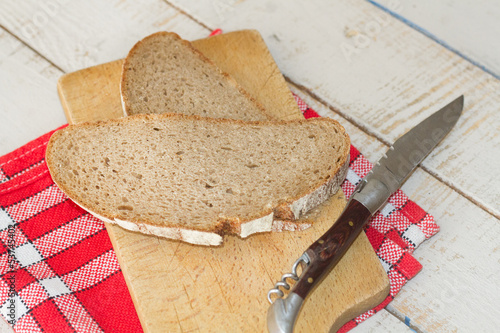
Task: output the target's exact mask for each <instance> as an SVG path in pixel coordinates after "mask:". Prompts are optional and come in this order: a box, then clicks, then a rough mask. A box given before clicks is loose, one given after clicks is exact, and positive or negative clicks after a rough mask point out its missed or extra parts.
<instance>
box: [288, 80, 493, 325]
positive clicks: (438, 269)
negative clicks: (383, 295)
mask: <svg viewBox="0 0 500 333" xmlns="http://www.w3.org/2000/svg"><path fill="white" fill-rule="evenodd" d="M294 91H295V92H296V93H298V94H299V95H300V96H301V97H302V98H303V99H304V100H305V101H306V102H307V103H308V104H309V105H310V106H311V107H313V108H314V109H315V110H316V111H318V113H319V114H321V115H322V116H327V117H332V118H334V119H336V120H338V121H340V122H341V123H342V124H344V127H345V128H346V130H347V132H348V133H349V135H350V136H351V139H352V141H353V142H354V143H355V144H357V145H358V144H359V147H360V149H361V152H362V153H363V154H364V155H365V156H366V157H367V158H368V159H369V160H371V161H376V160H378V159H379V158H380V157H381V156H382V153H384V152H385V151H386V150H387V148H388V147H387V146H385V145H384V144H383V143H382V142H380V141H379V140H377V139H375V138H373V137H371V136H368V135H367V134H366V133H365V132H363V131H362V130H360V129H359V127H357V126H355V125H353V124H352V123H350V122H349V121H347V120H346V119H344V118H342V117H341V116H339V115H338V114H337V113H334V112H332V110H331V109H330V108H328V107H327V106H325V105H324V104H322V103H319V102H318V101H316V100H315V99H314V98H312V97H311V96H310V95H308V94H305V93H304V92H302V91H301V90H300V89H298V88H297V87H294ZM402 189H403V191H404V192H405V193H406V194H407V195H408V196H409V197H410V198H411V199H412V200H414V201H415V202H417V203H418V204H419V205H421V206H422V208H424V209H425V210H426V211H428V212H430V213H431V214H432V215H433V216H434V217H435V218H436V221H437V223H438V225H439V226H440V227H441V231H440V232H439V233H438V234H437V235H435V236H433V237H432V238H431V239H429V240H427V241H425V242H424V243H423V244H422V245H420V247H419V248H418V249H417V250H416V251H415V253H414V255H415V257H416V258H417V259H418V260H419V261H420V262H421V263H422V265H423V269H422V271H421V272H420V273H419V274H418V275H417V276H416V277H415V278H413V279H412V280H410V281H409V282H408V283H407V284H406V285H405V286H404V287H403V289H402V290H401V292H400V293H399V294H398V295H397V296H396V298H395V299H394V301H393V302H391V303H390V306H388V307H387V308H388V309H389V311H391V312H392V313H394V315H397V316H398V317H399V318H401V320H405V319H406V318H407V317H408V319H406V320H410V324H411V325H412V327H414V328H416V329H418V330H419V331H423V332H456V331H464V332H469V331H471V332H472V331H474V332H493V331H495V330H496V329H497V326H498V319H497V318H499V317H500V299H499V298H498V297H497V294H498V293H497V292H496V290H498V285H500V266H499V265H498V263H499V262H500V252H499V251H498V239H499V237H500V227H499V223H498V222H499V221H498V219H496V218H495V217H493V216H491V215H490V214H488V213H487V212H485V211H484V210H482V209H480V208H479V207H477V206H475V205H474V204H472V203H471V202H470V201H469V200H467V199H466V198H464V197H463V196H461V195H460V194H458V193H457V192H455V191H453V189H451V188H450V187H448V186H446V185H445V184H443V183H441V182H439V181H438V180H436V179H435V178H434V177H432V176H431V175H429V174H428V173H427V172H425V171H423V170H422V169H421V168H418V169H417V171H416V172H415V173H414V174H413V175H412V176H411V177H410V178H409V179H408V180H407V182H406V183H405V184H404V185H403V188H402ZM479 308H487V309H488V311H478V310H477V309H479Z"/></svg>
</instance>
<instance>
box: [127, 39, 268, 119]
mask: <svg viewBox="0 0 500 333" xmlns="http://www.w3.org/2000/svg"><path fill="white" fill-rule="evenodd" d="M120 90H121V97H122V105H123V109H124V112H125V114H126V115H135V114H149V113H165V112H172V113H173V112H175V113H182V114H188V115H198V116H202V117H212V118H230V119H241V120H268V119H271V117H270V116H268V115H267V114H266V113H265V112H264V109H263V108H262V107H261V106H260V105H259V104H258V103H257V102H256V101H255V100H254V99H253V98H252V97H250V95H249V94H247V93H246V92H245V91H244V90H243V88H241V87H240V86H239V85H238V83H236V81H235V80H234V79H232V78H231V77H230V76H229V75H228V74H226V73H223V72H222V71H220V70H219V68H218V67H217V66H215V64H213V63H212V62H211V61H210V60H209V59H208V58H207V57H205V56H204V55H203V54H202V53H201V52H199V51H198V50H196V49H195V48H194V47H193V46H191V43H189V42H188V41H185V40H183V39H181V38H180V37H179V36H178V35H177V34H175V33H172V32H158V33H155V34H153V35H150V36H148V37H146V38H144V39H143V40H141V41H139V42H138V43H137V44H135V45H134V47H133V48H132V49H131V50H130V52H129V54H128V55H127V57H126V58H125V62H124V63H123V72H122V81H121V86H120Z"/></svg>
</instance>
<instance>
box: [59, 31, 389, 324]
mask: <svg viewBox="0 0 500 333" xmlns="http://www.w3.org/2000/svg"><path fill="white" fill-rule="evenodd" d="M207 43H208V44H207ZM194 45H195V47H200V49H202V50H203V52H205V53H206V54H207V56H208V57H210V58H211V59H212V60H213V61H215V62H216V63H217V62H227V61H234V62H235V64H232V65H230V64H225V66H224V67H225V69H226V70H229V71H230V72H231V71H239V73H236V75H234V76H235V77H240V78H245V79H246V81H245V82H244V85H245V88H246V89H247V91H248V92H249V93H250V94H251V95H252V96H254V97H255V96H259V97H261V98H262V100H260V102H262V103H263V104H264V105H265V106H266V107H267V108H269V109H270V110H273V112H274V115H275V116H277V117H281V118H286V119H291V118H300V117H302V115H301V113H300V111H299V110H298V108H297V106H296V104H295V103H294V101H293V97H292V95H291V93H290V91H289V89H288V87H287V86H286V84H285V81H284V79H283V78H282V77H280V76H281V75H280V74H279V70H278V69H277V68H276V65H275V64H274V62H273V61H272V57H271V55H270V54H269V52H268V51H267V49H266V48H265V44H264V43H263V41H262V39H261V38H260V36H259V35H258V33H256V32H248V31H247V32H241V33H232V34H229V35H222V36H216V37H212V38H210V39H209V40H205V41H196V42H195V43H194ZM223 48H231V49H232V52H233V53H234V54H232V53H231V52H229V51H227V50H222V49H223ZM242 55H247V56H248V57H245V56H242ZM242 63H244V64H245V66H241V64H242ZM120 65H121V62H120V61H115V62H112V63H109V64H105V65H101V66H97V67H93V68H90V69H85V70H82V71H79V72H76V73H70V74H67V75H65V76H64V77H63V78H62V79H61V81H60V84H59V92H60V95H61V99H62V100H63V105H64V106H65V108H66V113H67V114H68V115H69V119H70V120H71V121H85V120H87V119H85V117H84V115H85V114H86V113H88V115H89V117H88V118H89V119H90V120H102V119H106V118H109V117H116V116H121V103H120V98H119V95H118V94H117V93H115V92H117V91H118V87H119V79H120V75H119V73H120V69H121V68H120ZM113 71H114V72H117V73H118V74H116V73H114V74H113V73H112V72H113ZM242 71H243V74H242V73H241V72H242ZM230 74H232V73H230ZM249 76H254V77H253V78H251V79H250V78H249ZM255 76H257V77H255ZM99 78H102V79H99ZM82 80H83V81H88V82H89V84H86V85H84V86H83V89H82V87H81V84H82ZM113 80H114V82H113ZM102 85H110V86H111V88H110V87H103V86H102ZM113 87H114V88H113ZM263 87H265V88H266V89H269V90H270V91H271V93H272V94H267V93H262V89H263ZM113 89H114V91H115V92H113ZM273 95H274V96H275V97H276V98H269V96H273ZM279 95H281V96H279ZM100 102H101V104H100ZM344 204H345V201H344V199H343V198H342V196H338V195H337V196H334V198H332V200H331V202H329V204H328V205H326V206H325V207H324V208H323V209H322V210H321V214H320V216H319V217H318V218H317V221H316V223H315V225H314V227H313V228H311V229H310V230H307V231H304V232H301V233H300V234H294V233H281V234H280V233H271V234H269V233H267V234H261V235H256V236H254V237H250V238H249V239H247V240H241V239H238V238H235V237H226V238H225V243H224V245H223V246H222V247H217V248H213V247H212V248H210V247H200V246H193V245H190V244H184V243H180V242H175V241H170V240H167V239H160V238H157V237H151V236H146V235H142V234H138V233H133V232H129V231H126V230H123V229H121V228H120V227H117V226H113V225H107V228H108V232H109V234H110V238H111V240H112V242H113V245H114V247H115V251H116V253H117V255H118V258H119V260H120V264H121V267H122V270H123V272H124V276H125V277H126V280H127V283H128V286H129V289H130V291H131V295H132V298H133V300H134V303H135V305H136V309H137V311H138V314H139V317H140V319H141V323H142V325H143V327H144V329H145V330H146V331H164V330H174V331H175V330H179V329H181V330H190V329H200V330H202V331H214V330H215V331H235V330H236V331H264V330H265V314H266V311H267V308H268V304H267V302H266V300H265V295H266V293H267V290H269V288H270V287H272V286H273V284H274V283H275V282H276V281H277V280H279V278H280V276H281V275H282V274H283V273H285V272H287V271H288V270H289V269H290V267H291V266H290V265H291V264H292V263H293V261H295V259H296V258H298V257H299V256H300V254H301V252H302V251H303V250H304V249H305V248H307V246H308V245H309V244H310V243H311V242H312V241H313V240H314V239H316V238H317V237H319V236H320V235H321V234H322V233H323V232H324V231H325V230H326V229H327V228H328V227H329V226H330V225H331V222H332V220H333V219H334V218H335V216H336V215H338V214H340V212H341V210H342V207H343V206H344ZM388 287H389V285H388V280H387V275H386V273H385V271H384V270H383V268H382V267H381V265H380V262H379V261H378V259H377V257H376V256H375V254H374V252H373V249H372V248H371V245H370V244H369V242H368V240H367V239H366V235H364V234H362V235H361V236H360V237H359V238H358V240H357V241H356V243H355V244H354V245H353V247H352V248H351V249H350V250H349V252H348V253H347V254H346V255H345V256H344V258H343V259H342V261H341V264H339V265H338V266H337V267H336V268H335V270H334V271H333V272H332V273H331V274H330V275H329V276H328V277H327V278H326V279H325V280H324V282H323V283H322V284H321V286H320V287H318V288H317V289H316V291H315V292H314V294H313V296H312V297H311V298H309V299H308V300H307V301H306V303H305V304H304V309H303V311H302V312H301V315H300V317H299V319H298V322H297V325H298V330H299V331H304V330H306V329H307V330H310V329H318V330H320V331H324V330H327V329H329V328H330V327H334V329H336V328H338V327H340V326H341V325H342V324H343V323H344V322H345V321H347V320H349V319H350V318H352V317H354V316H356V315H358V314H360V313H362V312H364V311H366V310H368V309H370V308H372V307H373V306H375V305H376V304H378V303H380V302H381V301H382V300H383V299H384V298H385V296H386V295H387V294H388ZM317 312H319V313H322V314H323V315H322V316H321V317H319V318H318V316H317V315H314V314H313V313H317Z"/></svg>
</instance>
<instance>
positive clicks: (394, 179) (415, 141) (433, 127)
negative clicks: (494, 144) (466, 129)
mask: <svg viewBox="0 0 500 333" xmlns="http://www.w3.org/2000/svg"><path fill="white" fill-rule="evenodd" d="M463 104H464V96H463V95H462V96H460V97H459V98H457V99H455V100H454V101H453V102H451V103H449V104H448V105H446V106H445V107H443V108H442V109H440V110H439V111H437V112H435V113H434V114H432V115H431V116H430V117H428V118H426V119H425V120H423V121H422V122H421V123H419V124H418V125H417V126H415V127H414V128H413V129H411V130H410V131H408V132H407V133H406V134H405V135H403V136H402V137H400V138H399V139H398V140H397V141H396V142H395V143H394V145H393V146H392V147H391V148H390V149H389V150H388V152H387V154H386V155H385V156H384V157H382V158H381V159H380V160H379V161H378V162H377V164H376V165H375V166H374V167H373V169H372V171H370V172H369V173H368V175H367V176H366V177H365V178H363V179H362V180H361V181H360V183H359V184H358V186H357V188H356V190H355V191H354V194H353V195H352V196H351V198H350V200H349V202H348V204H347V206H346V208H345V209H344V211H343V212H342V214H341V215H340V217H339V218H338V219H337V221H336V222H335V224H334V225H333V226H332V227H331V228H330V229H329V230H328V231H326V232H325V234H324V235H323V236H321V237H320V238H319V239H318V240H317V241H316V242H314V243H313V244H312V245H311V246H310V247H309V248H308V249H307V250H306V251H305V252H304V253H303V254H302V256H301V257H300V258H299V259H297V261H296V262H295V263H294V265H293V267H292V273H288V274H285V275H283V276H282V279H281V281H279V282H278V283H276V285H275V288H273V289H271V290H270V291H269V293H268V299H269V302H271V306H270V307H269V310H268V313H267V327H268V329H269V331H270V332H271V333H278V332H279V333H291V332H293V327H294V325H295V320H296V318H297V315H298V313H299V310H300V308H301V306H302V303H303V302H304V299H305V298H306V297H307V295H308V294H309V293H310V291H311V290H312V289H313V288H314V286H315V285H316V284H318V283H319V282H320V281H321V279H322V278H323V277H324V276H325V275H326V274H327V273H328V272H329V271H330V270H331V269H332V268H333V267H334V266H335V265H336V264H337V262H338V261H339V260H340V258H342V256H343V255H344V253H345V252H346V251H347V249H348V248H349V247H350V246H351V244H352V243H353V242H354V240H355V239H356V237H357V236H358V235H359V233H360V232H361V231H362V230H363V227H364V226H365V225H366V224H367V222H368V220H369V218H370V217H371V216H373V215H374V214H375V213H376V212H377V211H378V210H379V209H380V208H381V207H382V206H383V205H384V204H385V202H386V201H387V199H389V197H390V196H391V195H392V194H393V193H394V192H395V191H396V190H397V189H398V188H399V187H401V185H402V184H403V183H404V181H405V180H406V179H407V178H408V176H409V175H410V174H411V173H412V172H413V170H414V169H415V168H416V167H417V166H418V165H419V164H420V162H422V160H423V159H424V158H425V157H426V156H427V155H428V154H429V153H430V152H431V151H432V150H433V149H434V148H435V147H436V146H437V144H438V143H439V142H440V141H441V140H442V139H443V138H444V137H445V136H446V134H448V133H449V132H450V131H451V129H452V128H453V126H454V125H455V124H456V122H457V121H458V118H459V117H460V115H461V113H462V109H463ZM299 265H301V266H302V273H301V274H300V276H299V275H298V274H297V267H298V266H299ZM287 279H292V280H295V281H296V283H295V284H294V285H293V288H292V290H291V291H290V293H289V294H288V296H287V297H286V298H282V297H283V296H284V293H283V290H281V289H279V288H280V287H282V288H284V289H287V290H289V289H290V285H289V283H288V281H287ZM273 294H277V295H278V298H277V299H276V300H275V301H274V302H273V301H272V299H271V295H273Z"/></svg>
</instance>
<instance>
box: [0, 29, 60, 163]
mask: <svg viewBox="0 0 500 333" xmlns="http://www.w3.org/2000/svg"><path fill="white" fill-rule="evenodd" d="M60 75H61V72H60V71H59V70H58V69H57V68H55V67H54V66H52V65H50V64H49V63H47V62H46V61H45V60H43V59H42V58H41V57H39V56H38V55H36V54H35V53H34V52H33V51H32V50H30V49H29V48H27V47H26V46H25V45H23V44H22V43H20V42H19V41H17V40H16V39H15V38H14V37H12V36H11V35H10V34H8V33H7V32H5V31H4V30H0V105H1V107H0V118H1V119H2V121H0V155H4V154H6V153H8V152H10V151H12V150H14V149H16V148H18V147H20V146H21V145H23V144H25V143H27V142H28V141H30V140H33V139H35V138H37V137H39V136H40V135H42V134H45V133H47V132H48V131H50V130H53V129H54V128H56V127H57V126H60V125H63V124H65V123H66V120H65V118H64V115H63V114H62V110H61V104H60V103H59V102H58V101H57V92H56V90H55V89H54V88H53V87H54V85H55V84H56V82H57V79H58V78H59V76H60Z"/></svg>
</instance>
